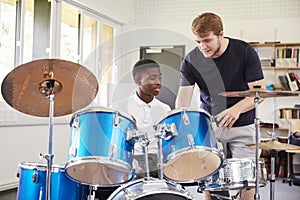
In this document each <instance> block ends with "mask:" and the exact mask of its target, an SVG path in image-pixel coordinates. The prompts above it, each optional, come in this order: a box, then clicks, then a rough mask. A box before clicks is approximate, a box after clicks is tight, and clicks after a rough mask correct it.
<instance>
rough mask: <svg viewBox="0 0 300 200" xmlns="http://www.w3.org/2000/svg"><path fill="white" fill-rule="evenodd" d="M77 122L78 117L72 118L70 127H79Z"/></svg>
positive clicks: (78, 121)
mask: <svg viewBox="0 0 300 200" xmlns="http://www.w3.org/2000/svg"><path fill="white" fill-rule="evenodd" d="M79 123H80V120H79V119H78V118H74V120H73V122H72V127H73V128H74V129H78V128H79Z"/></svg>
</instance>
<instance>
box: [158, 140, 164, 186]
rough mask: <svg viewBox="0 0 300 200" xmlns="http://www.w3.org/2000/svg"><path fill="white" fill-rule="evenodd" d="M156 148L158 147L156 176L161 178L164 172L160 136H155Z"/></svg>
mask: <svg viewBox="0 0 300 200" xmlns="http://www.w3.org/2000/svg"><path fill="white" fill-rule="evenodd" d="M157 149H158V154H157V160H158V163H157V165H158V166H157V167H158V178H159V179H160V180H162V179H163V177H164V172H163V155H162V139H161V138H157Z"/></svg>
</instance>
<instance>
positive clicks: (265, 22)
mask: <svg viewBox="0 0 300 200" xmlns="http://www.w3.org/2000/svg"><path fill="white" fill-rule="evenodd" d="M206 11H210V12H215V13H217V14H218V15H220V16H221V17H222V19H223V23H224V24H223V25H224V31H225V35H226V36H229V37H234V38H240V39H243V40H245V41H248V42H261V43H263V42H265V41H281V42H300V35H299V33H300V26H299V21H300V1H298V0H290V1H286V2H283V1H279V0H275V1H260V0H252V1H247V0H239V1H237V0H228V1H222V0H216V1H199V0H190V1H181V0H163V1H161V0H138V1H136V15H135V23H132V24H125V28H126V30H127V31H126V33H122V34H126V38H127V40H126V42H125V43H123V48H124V49H126V50H128V49H131V50H132V51H131V54H130V56H129V55H128V56H126V55H125V54H124V53H123V60H124V61H125V62H124V65H122V66H119V70H118V71H119V74H120V75H123V74H124V73H129V72H130V69H131V67H132V64H133V63H134V62H135V61H136V60H137V59H138V58H139V51H138V49H139V46H143V45H146V46H147V45H179V44H180V45H182V44H185V45H186V53H187V52H188V51H189V50H191V49H192V48H193V47H194V46H195V45H196V43H195V42H194V41H193V35H192V33H191V29H190V26H191V22H192V20H193V19H194V17H195V16H197V15H198V14H201V13H202V12H206ZM276 73H284V72H276ZM274 77H275V78H276V76H273V78H274ZM165 78H166V77H165V76H164V79H165ZM267 82H277V81H273V80H267ZM299 99H300V98H299V97H296V98H295V97H293V98H286V97H285V98H283V99H277V100H273V98H272V99H267V100H266V101H265V102H264V103H263V104H261V105H260V107H259V115H260V119H261V121H264V122H271V123H272V122H274V115H275V120H276V121H275V123H278V124H280V125H285V122H284V121H282V120H280V119H278V110H274V109H273V107H275V108H276V109H278V108H280V107H291V106H293V105H294V104H295V102H299Z"/></svg>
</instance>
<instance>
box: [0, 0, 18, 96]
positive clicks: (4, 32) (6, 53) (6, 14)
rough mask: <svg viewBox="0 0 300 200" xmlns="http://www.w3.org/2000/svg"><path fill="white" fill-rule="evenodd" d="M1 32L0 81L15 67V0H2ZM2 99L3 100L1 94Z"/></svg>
mask: <svg viewBox="0 0 300 200" xmlns="http://www.w3.org/2000/svg"><path fill="white" fill-rule="evenodd" d="M0 14H1V16H0V21H1V33H0V42H1V44H0V45H1V46H0V67H1V70H0V82H1V85H2V81H3V78H4V77H5V76H6V75H7V74H8V73H9V72H10V71H11V70H12V69H13V68H14V59H15V57H14V55H15V48H14V47H15V20H16V3H15V1H14V0H2V1H1V12H0ZM0 101H3V97H2V95H1V99H0Z"/></svg>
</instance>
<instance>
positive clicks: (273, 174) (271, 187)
mask: <svg viewBox="0 0 300 200" xmlns="http://www.w3.org/2000/svg"><path fill="white" fill-rule="evenodd" d="M270 155H271V174H270V200H274V194H275V188H274V186H275V156H276V151H275V150H271V151H270Z"/></svg>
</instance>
